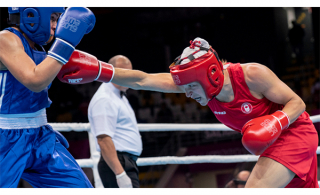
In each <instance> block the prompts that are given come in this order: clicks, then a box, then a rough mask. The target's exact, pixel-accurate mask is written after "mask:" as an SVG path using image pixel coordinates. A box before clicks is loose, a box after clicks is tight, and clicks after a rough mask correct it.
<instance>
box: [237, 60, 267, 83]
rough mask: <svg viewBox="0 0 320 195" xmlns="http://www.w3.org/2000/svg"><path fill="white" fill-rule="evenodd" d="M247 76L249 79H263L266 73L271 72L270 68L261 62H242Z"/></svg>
mask: <svg viewBox="0 0 320 195" xmlns="http://www.w3.org/2000/svg"><path fill="white" fill-rule="evenodd" d="M240 66H241V68H242V70H243V73H244V75H245V77H246V78H247V79H249V80H255V79H261V78H263V76H264V75H265V74H268V73H269V72H270V69H269V68H268V67H267V66H265V65H263V64H259V63H255V62H253V63H245V64H240Z"/></svg>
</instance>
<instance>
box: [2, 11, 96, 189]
mask: <svg viewBox="0 0 320 195" xmlns="http://www.w3.org/2000/svg"><path fill="white" fill-rule="evenodd" d="M8 11H9V22H10V23H11V24H14V25H13V27H10V28H7V29H4V30H3V31H1V32H0V187H2V188H11V187H17V185H18V183H19V180H20V178H23V179H24V180H26V181H28V182H29V183H30V184H31V185H32V186H33V187H45V188H53V187H64V188H69V187H77V188H86V187H92V185H91V183H90V182H89V180H88V178H87V177H86V175H85V174H84V172H83V171H82V169H81V167H80V166H79V165H78V164H77V162H76V161H75V159H74V158H73V157H72V156H71V154H70V153H69V152H68V150H67V148H68V142H67V140H66V139H65V138H64V137H63V136H62V135H61V134H60V133H59V132H57V131H54V130H53V129H52V127H51V126H50V125H48V123H47V117H46V110H45V109H46V108H47V107H49V106H50V104H51V101H50V99H49V98H48V86H49V85H50V84H51V82H52V81H53V79H54V78H55V76H56V75H57V74H58V72H59V71H60V69H61V67H62V65H63V64H65V63H66V62H67V61H68V59H69V57H70V55H71V54H70V53H72V52H73V50H74V48H75V46H76V45H77V44H78V43H79V42H80V40H81V39H82V37H83V36H84V34H87V33H89V32H90V31H91V30H92V28H93V27H94V24H95V16H94V15H93V13H92V12H91V11H90V10H89V9H87V8H68V9H67V10H65V9H64V8H53V7H42V8H39V7H32V8H26V7H15V8H9V9H8ZM61 13H63V17H62V20H61V19H59V21H58V18H59V17H60V14H61ZM60 23H61V24H60ZM66 27H68V28H66ZM75 29H77V30H75ZM55 31H57V32H59V33H58V34H57V37H59V40H58V39H57V40H58V41H57V40H56V42H55V44H53V45H52V47H51V48H50V51H51V52H50V53H51V54H49V55H48V56H47V54H46V52H45V51H44V49H43V47H42V46H41V45H44V44H46V43H49V42H51V41H52V40H53V36H54V33H55ZM36 44H37V45H39V47H36ZM37 48H40V51H39V50H37Z"/></svg>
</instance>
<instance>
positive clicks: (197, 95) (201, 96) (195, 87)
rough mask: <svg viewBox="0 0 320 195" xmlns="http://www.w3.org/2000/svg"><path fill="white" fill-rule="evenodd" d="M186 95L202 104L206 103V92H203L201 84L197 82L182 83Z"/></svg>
mask: <svg viewBox="0 0 320 195" xmlns="http://www.w3.org/2000/svg"><path fill="white" fill-rule="evenodd" d="M183 87H184V89H185V92H186V96H187V97H189V98H192V99H194V100H196V101H197V102H198V103H199V104H201V105H202V106H206V105H207V104H208V99H207V96H206V93H205V92H204V90H203V88H202V86H201V85H200V83H198V82H192V83H189V84H186V85H183Z"/></svg>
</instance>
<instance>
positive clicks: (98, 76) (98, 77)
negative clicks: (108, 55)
mask: <svg viewBox="0 0 320 195" xmlns="http://www.w3.org/2000/svg"><path fill="white" fill-rule="evenodd" d="M98 62H99V73H98V76H97V78H95V79H94V80H95V81H96V80H97V79H98V78H99V77H100V75H101V69H102V67H101V62H100V61H98Z"/></svg>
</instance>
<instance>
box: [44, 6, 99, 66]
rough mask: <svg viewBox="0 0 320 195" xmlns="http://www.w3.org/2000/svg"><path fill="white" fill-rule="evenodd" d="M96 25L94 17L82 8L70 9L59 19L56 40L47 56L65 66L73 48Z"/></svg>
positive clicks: (86, 9)
mask: <svg viewBox="0 0 320 195" xmlns="http://www.w3.org/2000/svg"><path fill="white" fill-rule="evenodd" d="M95 23H96V17H95V16H94V14H93V13H92V12H91V11H90V10H89V9H88V8H84V7H70V8H68V9H67V10H66V11H65V12H64V13H63V15H62V16H61V17H60V19H59V21H58V24H57V27H56V32H55V36H56V40H55V41H54V43H53V44H52V46H51V48H50V50H49V52H48V56H49V57H52V58H54V59H56V60H58V61H59V62H61V63H63V64H66V63H67V62H68V60H69V58H70V56H71V54H72V53H73V51H74V49H75V46H76V45H78V44H79V42H80V41H81V39H82V37H83V36H84V35H85V34H88V33H89V32H90V31H91V30H92V29H93V27H94V25H95Z"/></svg>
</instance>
